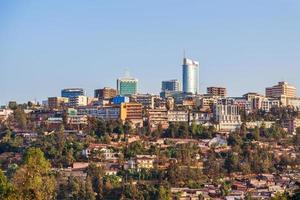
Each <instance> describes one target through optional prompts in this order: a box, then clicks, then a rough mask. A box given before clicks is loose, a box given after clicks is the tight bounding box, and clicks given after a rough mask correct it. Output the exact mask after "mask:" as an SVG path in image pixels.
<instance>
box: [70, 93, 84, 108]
mask: <svg viewBox="0 0 300 200" xmlns="http://www.w3.org/2000/svg"><path fill="white" fill-rule="evenodd" d="M87 104H88V97H87V96H81V95H79V96H74V97H69V103H68V106H69V107H77V106H86V105H87Z"/></svg>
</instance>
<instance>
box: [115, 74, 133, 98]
mask: <svg viewBox="0 0 300 200" xmlns="http://www.w3.org/2000/svg"><path fill="white" fill-rule="evenodd" d="M117 90H118V93H119V95H121V96H130V95H133V94H137V90H138V80H137V79H135V78H132V77H124V78H119V79H117Z"/></svg>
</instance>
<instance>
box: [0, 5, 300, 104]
mask: <svg viewBox="0 0 300 200" xmlns="http://www.w3.org/2000/svg"><path fill="white" fill-rule="evenodd" d="M299 21H300V1H299V0H265V1H259V0H252V1H239V0H228V1H216V0H212V1H198V0H164V1H162V0H153V1H148V2H146V1H138V0H132V1H120V2H118V3H116V2H113V1H89V2H86V1H71V0H69V1H59V0H45V1H37V0H28V1H16V0H10V1H0V70H1V75H2V76H1V79H0V92H1V95H0V105H2V104H6V103H7V102H8V101H9V100H17V101H18V102H26V101H28V100H34V99H37V100H38V101H42V100H44V99H46V98H47V97H49V96H59V95H60V90H61V89H62V88H66V87H82V88H84V89H86V90H87V92H88V95H93V90H94V89H96V88H102V87H104V86H108V87H114V88H115V87H116V79H117V78H118V77H121V76H123V75H124V73H125V70H129V71H130V74H131V75H132V76H134V77H136V78H138V79H139V88H140V92H142V93H146V92H149V93H159V91H160V87H161V81H162V80H168V79H175V78H177V79H179V80H180V81H182V80H181V72H182V67H181V65H182V57H183V49H185V50H186V54H187V57H190V58H192V59H195V60H198V61H199V62H200V92H201V93H204V92H205V91H206V87H207V86H224V87H227V89H228V92H229V95H230V96H241V95H242V94H244V93H246V92H249V91H255V92H259V93H262V94H263V93H264V89H265V87H267V86H272V85H275V84H276V83H277V82H278V81H282V80H285V81H287V82H288V83H290V84H292V85H295V86H296V87H297V88H298V89H299V88H300V79H299V78H298V76H299V73H300V56H299V53H300V37H299V35H300V23H299ZM298 94H299V92H298Z"/></svg>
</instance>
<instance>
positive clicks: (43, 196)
mask: <svg viewBox="0 0 300 200" xmlns="http://www.w3.org/2000/svg"><path fill="white" fill-rule="evenodd" d="M50 167H51V165H50V163H49V162H48V161H47V160H46V158H45V157H44V153H43V152H42V151H41V150H40V149H39V148H29V149H28V150H27V152H26V156H25V159H24V163H23V165H22V166H21V167H20V168H19V169H18V170H17V171H16V173H15V175H14V177H13V185H14V187H15V189H16V194H17V195H18V197H19V199H20V200H23V199H24V200H27V199H34V200H50V199H54V198H55V189H56V181H55V179H54V177H53V176H52V175H51V174H50V169H51V168H50Z"/></svg>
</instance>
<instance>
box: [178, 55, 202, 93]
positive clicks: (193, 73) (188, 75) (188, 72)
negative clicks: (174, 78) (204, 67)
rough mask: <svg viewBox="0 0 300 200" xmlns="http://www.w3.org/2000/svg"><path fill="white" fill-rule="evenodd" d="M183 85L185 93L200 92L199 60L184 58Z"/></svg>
mask: <svg viewBox="0 0 300 200" xmlns="http://www.w3.org/2000/svg"><path fill="white" fill-rule="evenodd" d="M182 85H183V92H185V93H192V94H197V93H198V87H199V62H197V61H194V60H191V59H188V58H184V59H183V65H182Z"/></svg>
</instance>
